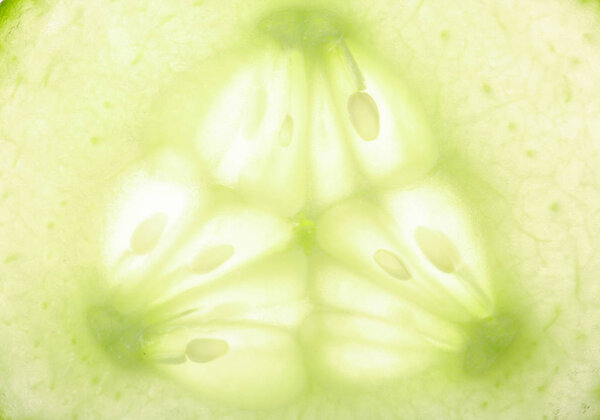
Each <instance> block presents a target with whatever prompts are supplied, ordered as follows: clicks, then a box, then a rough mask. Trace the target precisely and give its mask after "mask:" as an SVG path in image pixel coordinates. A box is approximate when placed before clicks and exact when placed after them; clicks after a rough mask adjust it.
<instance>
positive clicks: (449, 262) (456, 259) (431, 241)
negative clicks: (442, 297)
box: [415, 226, 460, 273]
mask: <svg viewBox="0 0 600 420" xmlns="http://www.w3.org/2000/svg"><path fill="white" fill-rule="evenodd" d="M415 240H416V241H417V244H418V245H419V248H421V252H422V253H423V255H425V257H426V258H427V259H428V260H429V262H431V264H433V265H434V266H435V267H436V268H437V269H438V270H440V271H442V272H444V273H453V272H455V271H456V269H457V267H458V265H459V264H460V255H459V254H458V250H457V249H456V247H455V246H454V243H452V241H451V240H450V239H449V238H448V237H447V236H446V235H444V234H443V233H442V232H440V231H439V230H433V229H429V228H427V227H425V226H419V227H418V228H417V229H416V230H415Z"/></svg>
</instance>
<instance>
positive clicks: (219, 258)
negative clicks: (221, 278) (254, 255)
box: [190, 244, 235, 274]
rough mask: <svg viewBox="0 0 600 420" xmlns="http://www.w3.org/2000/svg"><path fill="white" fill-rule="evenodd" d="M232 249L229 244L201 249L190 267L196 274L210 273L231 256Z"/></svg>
mask: <svg viewBox="0 0 600 420" xmlns="http://www.w3.org/2000/svg"><path fill="white" fill-rule="evenodd" d="M234 251H235V250H234V248H233V246H231V245H229V244H224V245H213V246H211V247H208V248H206V249H203V250H202V251H200V252H199V253H198V254H197V255H196V256H195V257H194V259H193V260H192V262H191V263H190V269H191V270H192V271H193V272H194V273H196V274H206V273H210V272H211V271H213V270H216V269H217V268H218V267H219V266H221V265H222V264H223V263H225V262H226V261H227V260H228V259H229V258H231V257H232V256H233V253H234Z"/></svg>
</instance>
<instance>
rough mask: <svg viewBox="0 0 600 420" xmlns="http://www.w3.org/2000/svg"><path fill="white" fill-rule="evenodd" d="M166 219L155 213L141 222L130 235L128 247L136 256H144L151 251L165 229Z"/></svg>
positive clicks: (162, 215)
mask: <svg viewBox="0 0 600 420" xmlns="http://www.w3.org/2000/svg"><path fill="white" fill-rule="evenodd" d="M168 220H169V219H168V217H167V215H166V214H164V213H156V214H154V215H152V216H150V217H148V218H147V219H145V220H144V221H142V222H141V223H140V224H139V225H138V226H137V227H136V228H135V230H134V231H133V233H132V234H131V238H130V240H129V247H130V248H131V251H132V252H133V253H134V254H136V255H145V254H147V253H149V252H150V251H152V250H153V249H154V248H155V247H156V245H158V241H159V240H160V237H161V236H162V234H163V232H164V230H165V227H167V222H168Z"/></svg>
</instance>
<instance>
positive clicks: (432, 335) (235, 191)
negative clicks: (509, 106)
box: [113, 11, 514, 406]
mask: <svg viewBox="0 0 600 420" xmlns="http://www.w3.org/2000/svg"><path fill="white" fill-rule="evenodd" d="M323 13H324V12H323ZM323 13H322V12H315V11H311V12H307V11H285V12H283V13H280V14H275V15H273V16H270V17H269V18H267V19H265V20H264V21H263V22H262V23H261V25H262V26H261V27H262V29H263V30H264V31H265V33H267V34H269V36H270V37H271V38H270V40H269V41H266V43H265V46H264V49H263V50H261V51H258V52H257V54H255V55H253V58H252V59H251V60H250V61H248V62H247V63H246V64H245V65H244V66H242V67H241V68H239V69H237V70H236V71H235V72H233V74H232V75H231V78H230V80H229V82H228V83H227V84H226V85H225V86H224V87H223V92H222V94H221V95H219V97H218V98H217V99H216V100H215V102H214V104H213V105H212V106H211V109H210V111H209V112H207V113H206V115H203V116H202V118H199V119H198V121H197V130H196V132H195V133H196V134H195V137H194V138H190V139H187V140H186V141H187V142H188V143H189V144H191V145H192V149H191V150H193V154H191V155H188V156H177V157H176V160H177V161H178V162H181V165H182V166H185V165H188V163H186V162H192V163H191V164H189V166H191V167H192V168H193V170H192V172H195V171H196V169H197V168H199V169H200V170H201V171H200V172H202V174H203V175H202V177H201V180H199V181H198V183H197V185H193V186H192V187H190V186H189V185H183V186H182V185H181V183H179V182H178V181H173V184H174V185H175V184H177V185H178V186H177V188H175V187H173V188H174V190H173V191H178V192H174V193H173V197H175V196H177V197H179V196H180V197H179V198H180V199H179V198H177V199H173V201H177V202H180V203H183V204H182V205H181V209H180V210H177V211H175V210H173V209H172V208H170V204H169V202H168V201H164V200H161V199H160V196H156V194H160V191H163V192H164V188H163V187H161V188H163V189H162V190H156V191H157V192H156V194H155V196H154V198H153V201H152V204H150V205H149V204H148V202H142V203H137V204H135V203H134V204H132V205H131V206H130V207H131V208H133V209H134V210H133V211H130V212H129V213H128V214H133V215H134V216H132V219H131V221H130V222H127V223H116V224H115V226H122V228H119V229H121V230H122V231H119V232H113V233H114V236H115V237H122V238H126V240H123V241H121V242H118V241H117V242H116V243H117V245H116V247H117V248H118V249H117V252H116V254H115V255H116V258H115V263H114V278H115V283H116V286H115V287H116V288H117V295H119V296H120V298H119V302H120V303H119V305H118V306H119V307H118V310H119V313H121V315H120V316H123V317H125V318H127V316H130V317H132V318H135V319H136V320H141V321H140V322H139V323H136V325H140V326H139V328H138V330H136V331H135V334H136V336H139V337H140V348H141V353H142V354H143V357H142V358H143V361H144V362H145V363H149V364H151V365H153V366H155V367H157V368H159V369H162V370H165V371H167V372H168V373H169V374H171V375H172V376H173V377H174V378H176V379H178V380H179V381H181V382H182V383H185V384H187V385H188V386H189V387H191V388H192V389H195V390H197V392H198V393H200V394H201V395H203V396H206V397H209V398H215V399H218V400H223V401H227V402H233V403H236V404H242V405H248V406H268V405H271V404H280V403H284V402H287V401H290V400H291V399H293V398H296V397H297V396H299V395H300V394H302V393H303V392H306V390H307V389H308V384H309V383H310V382H311V381H319V382H321V383H322V384H340V383H343V384H345V385H352V386H365V385H372V384H378V383H382V382H385V381H389V380H395V379H397V378H399V377H403V376H405V375H407V374H409V373H413V372H415V371H419V370H422V369H426V368H428V367H431V366H433V365H434V364H435V361H436V360H438V359H439V358H440V355H441V354H443V355H448V354H451V355H455V357H456V358H460V357H462V356H461V355H463V354H464V349H465V346H466V345H469V346H472V347H473V346H474V347H477V345H478V343H479V342H480V341H481V340H479V339H478V338H477V337H479V336H485V337H486V340H491V344H490V346H491V347H490V346H488V347H490V348H492V349H495V348H496V347H494V346H495V345H496V344H497V343H496V342H495V341H494V339H493V338H492V339H489V335H485V333H482V332H481V331H483V330H485V331H487V332H489V331H492V336H494V334H493V332H494V331H496V330H497V329H498V328H500V329H502V334H498V335H499V336H502V345H501V346H500V345H498V346H497V348H499V349H500V348H501V349H502V350H503V349H505V348H506V347H507V346H508V344H506V343H509V342H510V340H511V337H512V334H514V332H513V329H511V328H512V327H510V325H509V324H510V323H509V322H498V321H494V313H495V308H494V299H493V296H492V294H491V292H490V287H489V284H488V279H487V277H486V270H485V259H484V257H483V253H482V252H481V250H480V249H479V248H478V245H477V243H476V240H474V238H475V237H476V235H474V234H473V232H472V227H471V226H470V225H469V222H468V218H467V217H466V216H465V213H464V212H463V211H462V209H461V208H460V206H458V205H457V204H456V200H454V198H453V193H452V192H451V191H450V190H449V189H448V188H444V187H443V186H441V184H439V183H438V184H435V183H433V184H432V183H430V182H428V178H427V175H428V173H429V171H430V170H431V169H432V167H433V166H434V165H435V162H436V160H437V158H438V155H437V144H436V142H435V140H434V136H433V135H432V133H431V132H430V127H429V124H428V123H427V120H426V119H425V118H424V116H423V115H422V113H421V111H420V109H419V107H418V106H417V105H416V103H415V102H414V101H413V100H412V99H411V96H410V94H409V92H408V89H407V88H406V87H405V86H404V84H403V83H402V82H401V81H399V80H398V78H397V76H396V75H395V74H391V73H389V72H387V70H386V66H385V62H384V60H383V59H382V58H380V57H373V56H372V55H371V54H370V53H369V52H368V50H367V49H365V46H361V45H360V44H357V43H349V42H347V40H346V39H345V37H344V34H343V31H341V29H340V25H338V24H336V23H335V21H334V20H332V17H331V15H330V14H327V13H325V14H323ZM170 105H173V106H176V104H170ZM165 153H166V152H165ZM155 167H158V168H159V169H158V170H156V168H155V172H157V173H160V164H157V165H155ZM184 184H185V183H184ZM223 186H224V187H223ZM223 189H225V190H226V191H227V192H226V193H223ZM197 190H202V194H200V195H201V196H202V199H198V198H197V197H196V196H195V195H194V191H197ZM149 191H150V193H149V194H151V195H152V188H149ZM178 194H179V196H178ZM198 203H200V204H198ZM136 206H138V207H136ZM148 207H153V208H148ZM136 208H143V212H142V211H139V212H138V213H139V217H138V216H136V214H137V213H136V210H135V209H136ZM123 226H124V227H123ZM115 229H116V228H115ZM116 230H118V229H116ZM471 324H476V325H480V327H478V329H476V330H477V331H478V333H477V334H478V335H477V337H475V338H474V336H473V335H472V334H469V332H468V331H467V330H466V329H465V328H464V326H465V325H471ZM497 325H500V327H496V326H497ZM507 325H509V326H508V327H507ZM489 326H491V327H489ZM115 328H120V327H115ZM129 329H130V328H129ZM488 347H486V348H488ZM492 353H493V354H489V355H488V354H486V353H485V352H483V353H482V352H479V353H477V357H484V358H485V357H487V359H486V360H483V361H478V362H477V364H476V365H477V367H478V369H479V368H480V367H481V366H488V365H491V364H489V363H488V364H486V363H487V362H488V361H489V359H494V360H495V358H497V357H498V355H499V352H495V351H492ZM482 355H483V356H482ZM488 356H489V357H488Z"/></svg>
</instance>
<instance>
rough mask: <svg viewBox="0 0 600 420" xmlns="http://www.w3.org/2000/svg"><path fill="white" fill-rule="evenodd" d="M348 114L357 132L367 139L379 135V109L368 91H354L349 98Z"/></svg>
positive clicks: (372, 138) (369, 139) (373, 138)
mask: <svg viewBox="0 0 600 420" xmlns="http://www.w3.org/2000/svg"><path fill="white" fill-rule="evenodd" d="M348 114H349V116H350V122H351V123H352V126H353V127H354V130H355V131H356V133H357V134H358V135H359V136H360V137H361V138H362V139H363V140H365V141H371V140H375V139H376V138H377V136H379V109H378V108H377V104H376V103H375V100H374V99H373V98H372V97H371V95H369V94H368V93H366V92H354V93H353V94H352V95H350V97H349V98H348Z"/></svg>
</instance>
